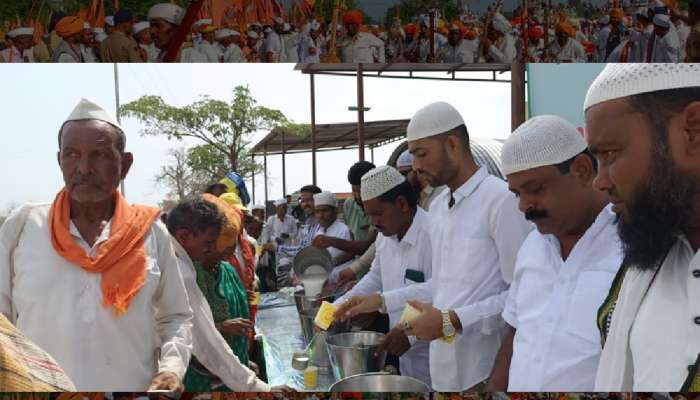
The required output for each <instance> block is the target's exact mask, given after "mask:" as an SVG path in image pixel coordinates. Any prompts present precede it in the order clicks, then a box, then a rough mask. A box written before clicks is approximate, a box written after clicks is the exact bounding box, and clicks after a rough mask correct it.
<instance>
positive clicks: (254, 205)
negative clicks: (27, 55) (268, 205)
mask: <svg viewBox="0 0 700 400" xmlns="http://www.w3.org/2000/svg"><path fill="white" fill-rule="evenodd" d="M264 209H265V206H264V205H262V204H253V206H252V207H251V208H250V210H251V211H255V210H264Z"/></svg>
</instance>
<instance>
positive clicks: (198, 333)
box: [172, 238, 270, 392]
mask: <svg viewBox="0 0 700 400" xmlns="http://www.w3.org/2000/svg"><path fill="white" fill-rule="evenodd" d="M172 242H173V248H174V249H175V254H176V255H177V258H178V264H179V267H180V273H182V278H183V280H184V282H185V288H186V289H187V297H188V298H189V301H190V307H191V308H192V311H193V313H194V317H193V319H192V355H193V356H195V357H196V358H197V360H198V361H199V362H200V363H201V364H202V365H203V366H204V367H205V368H207V370H209V372H211V373H213V374H214V375H216V376H218V377H219V379H221V381H222V382H223V383H224V384H225V385H226V386H227V387H228V388H229V389H231V390H233V391H238V392H269V391H270V386H269V385H268V384H266V383H265V382H263V381H261V380H260V379H258V378H257V376H256V375H255V372H253V371H252V370H250V369H249V368H248V367H246V366H244V365H243V364H241V362H240V361H239V360H238V357H236V355H235V354H233V351H232V350H231V347H230V346H229V345H228V343H226V340H224V338H223V336H221V334H220V333H219V331H218V330H217V329H216V327H215V325H214V317H213V316H212V312H211V308H209V303H208V302H207V299H206V298H205V297H204V294H203V293H202V290H201V289H200V288H199V286H198V285H197V272H196V270H195V268H194V265H193V264H192V260H191V259H190V257H189V255H188V254H187V252H186V251H185V249H184V248H183V247H182V246H181V245H180V243H178V242H177V240H175V239H174V238H173V239H172Z"/></svg>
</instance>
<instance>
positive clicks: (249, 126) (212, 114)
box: [120, 86, 308, 199]
mask: <svg viewBox="0 0 700 400" xmlns="http://www.w3.org/2000/svg"><path fill="white" fill-rule="evenodd" d="M120 115H121V116H122V117H132V118H136V119H137V120H138V121H139V122H141V123H142V124H143V125H144V127H143V128H142V130H141V134H142V135H145V136H166V137H167V138H168V139H171V140H182V139H184V138H193V139H196V140H197V141H199V142H201V144H200V145H197V146H194V147H192V148H190V149H188V150H187V151H185V150H184V149H179V150H175V151H172V152H171V153H170V158H171V163H170V164H168V165H167V166H164V167H163V169H162V170H161V172H160V174H159V175H158V176H157V177H156V180H157V181H158V182H160V183H161V184H164V185H166V186H167V187H168V188H170V190H171V193H170V196H171V197H172V198H178V199H182V198H184V197H187V196H189V195H191V194H192V193H193V191H194V192H197V191H200V190H201V189H202V188H203V186H206V185H208V184H210V183H212V182H214V181H217V180H219V179H220V178H221V177H222V176H223V175H224V174H226V173H227V172H229V171H236V172H237V173H238V174H240V175H241V176H249V175H251V174H252V173H253V172H256V173H257V172H259V171H260V170H261V169H262V167H261V165H260V164H259V163H256V162H253V160H252V158H251V157H250V153H249V151H250V146H251V139H252V136H253V134H254V133H255V132H258V131H261V130H272V129H278V130H280V129H282V130H284V131H285V133H287V134H291V135H297V136H299V135H301V136H304V135H306V134H307V131H308V127H307V126H306V125H301V124H296V123H294V122H292V121H290V120H289V119H287V117H285V116H284V114H283V113H282V112H281V111H279V110H274V109H271V108H268V107H264V106H261V105H258V103H257V101H256V100H255V99H254V98H253V96H252V95H251V93H250V90H249V89H248V88H247V87H245V86H237V87H236V88H235V89H234V90H233V99H232V100H231V101H230V102H226V101H222V100H217V99H212V98H210V97H208V96H202V97H201V99H200V100H197V101H195V102H193V103H191V104H189V105H186V106H184V107H177V106H173V105H170V104H167V103H165V101H163V99H162V98H161V97H159V96H143V97H141V98H139V99H137V100H135V101H133V102H131V103H128V104H124V105H123V106H122V107H121V108H120ZM183 182H184V183H183Z"/></svg>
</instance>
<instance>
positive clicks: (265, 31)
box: [263, 26, 272, 33]
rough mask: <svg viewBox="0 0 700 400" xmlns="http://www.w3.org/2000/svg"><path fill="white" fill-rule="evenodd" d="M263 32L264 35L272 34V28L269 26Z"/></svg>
mask: <svg viewBox="0 0 700 400" xmlns="http://www.w3.org/2000/svg"><path fill="white" fill-rule="evenodd" d="M263 32H264V33H270V32H272V28H270V27H269V26H268V27H267V28H265V29H263Z"/></svg>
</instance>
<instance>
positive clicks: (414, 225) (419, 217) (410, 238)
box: [395, 206, 426, 246]
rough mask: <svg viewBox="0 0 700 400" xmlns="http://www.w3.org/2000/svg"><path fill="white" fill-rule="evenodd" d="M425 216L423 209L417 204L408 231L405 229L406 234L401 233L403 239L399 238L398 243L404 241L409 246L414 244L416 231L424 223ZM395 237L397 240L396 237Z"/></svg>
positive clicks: (416, 235) (416, 236)
mask: <svg viewBox="0 0 700 400" xmlns="http://www.w3.org/2000/svg"><path fill="white" fill-rule="evenodd" d="M425 218H426V213H425V211H423V209H422V208H420V206H417V207H416V214H415V215H414V216H413V221H412V222H411V226H410V227H409V228H408V231H406V234H405V235H403V239H401V240H400V241H399V243H406V244H408V245H409V246H414V245H415V244H416V242H417V241H418V232H419V231H420V229H421V227H422V226H423V225H424V224H425ZM395 238H396V237H395ZM396 239H397V240H398V238H396Z"/></svg>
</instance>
